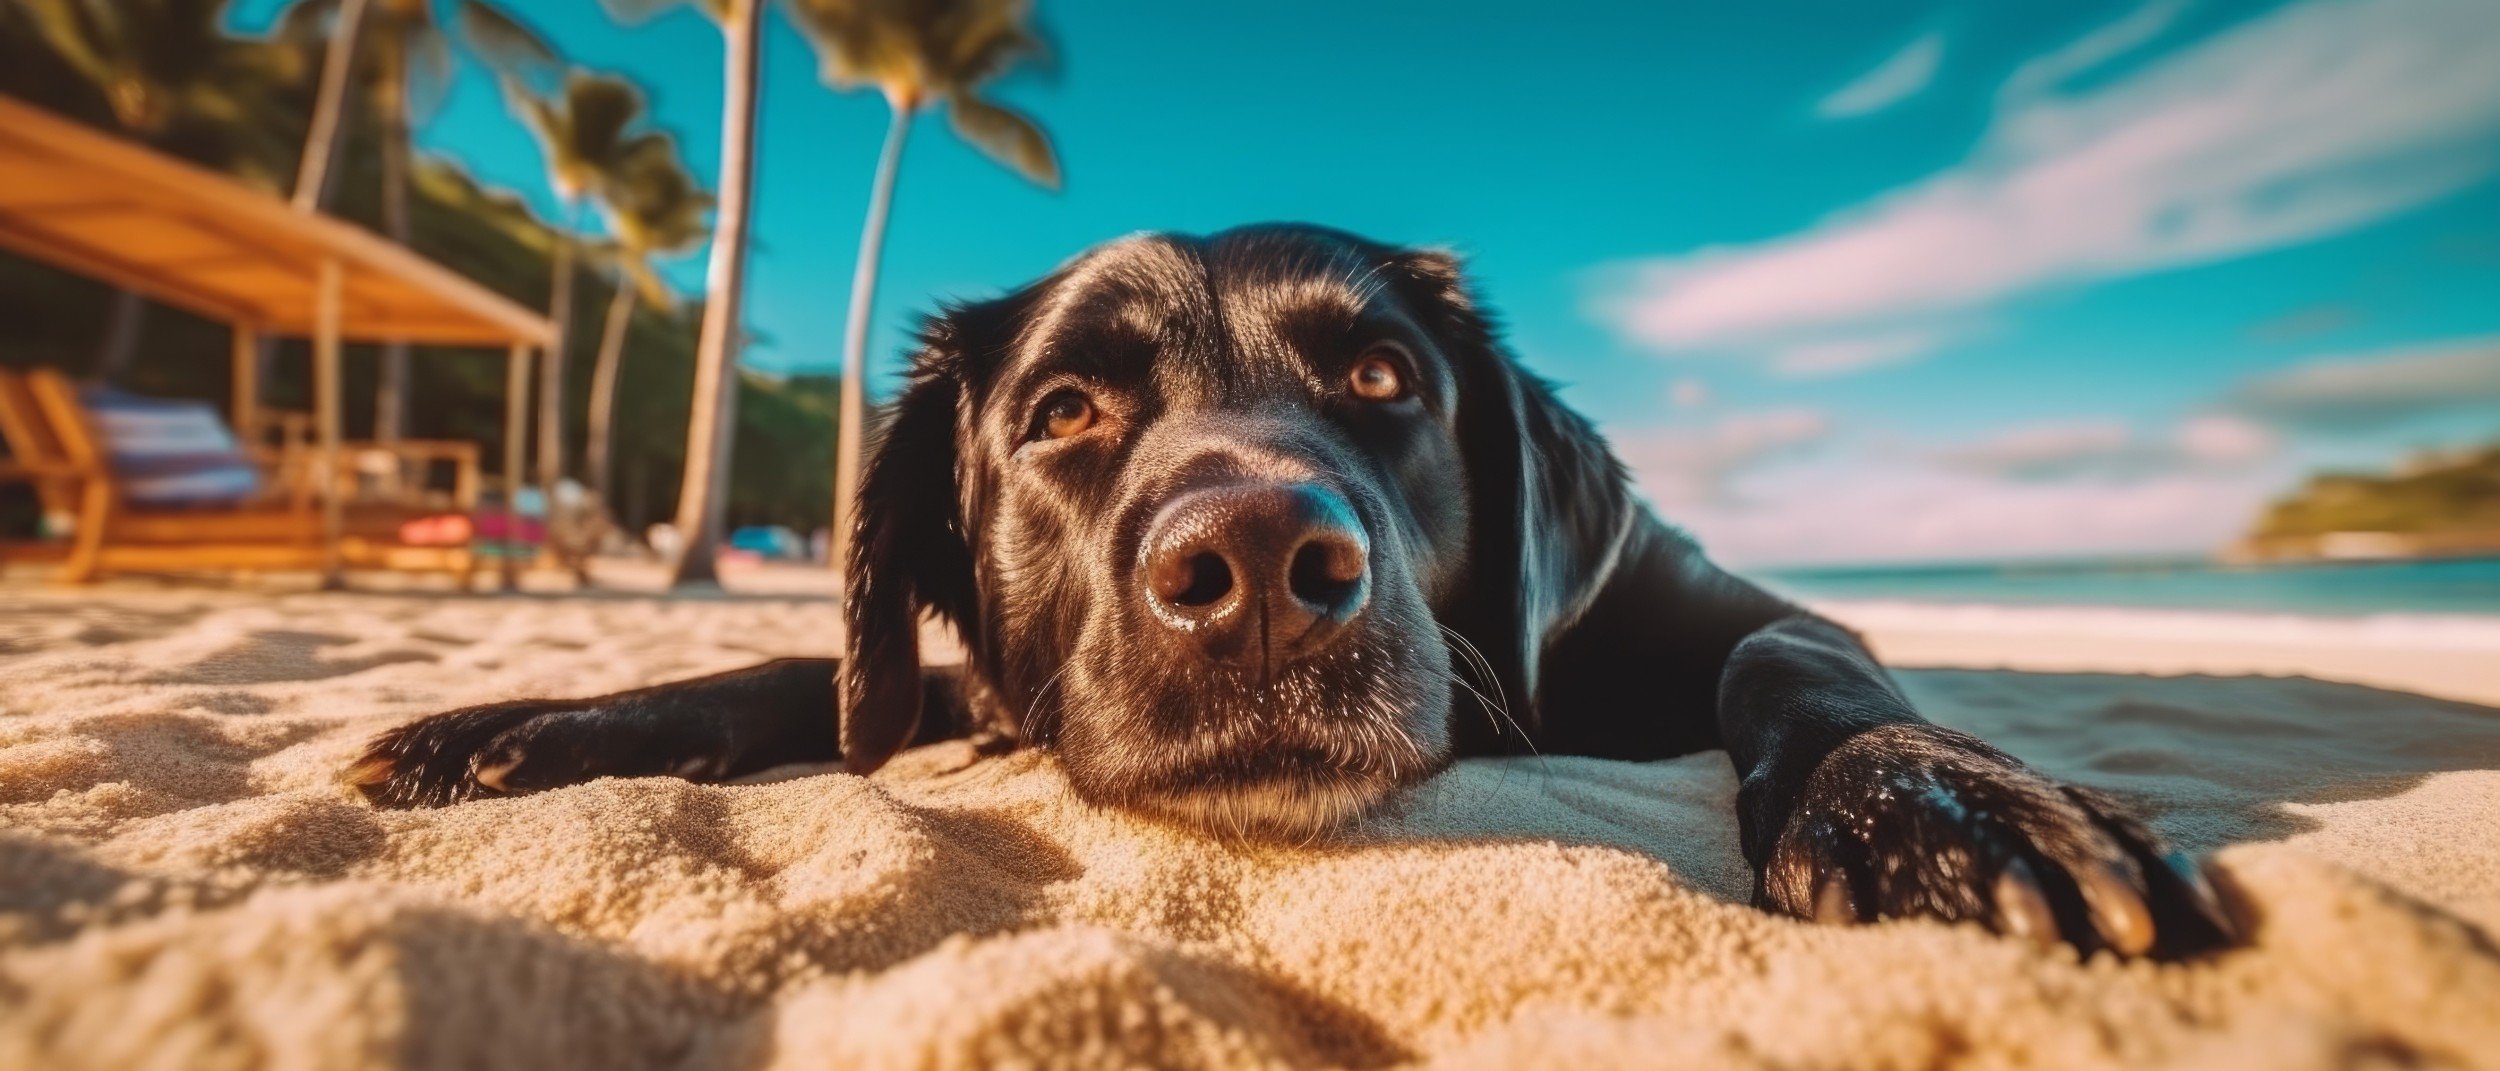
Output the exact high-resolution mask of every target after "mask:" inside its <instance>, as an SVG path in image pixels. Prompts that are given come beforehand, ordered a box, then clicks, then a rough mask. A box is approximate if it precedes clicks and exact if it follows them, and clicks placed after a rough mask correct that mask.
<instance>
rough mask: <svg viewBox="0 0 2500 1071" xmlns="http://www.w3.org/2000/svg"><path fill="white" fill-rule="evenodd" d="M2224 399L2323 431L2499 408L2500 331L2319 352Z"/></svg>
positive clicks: (2264, 416) (2247, 411)
mask: <svg viewBox="0 0 2500 1071" xmlns="http://www.w3.org/2000/svg"><path fill="white" fill-rule="evenodd" d="M2224 404H2225V406H2226V407H2227V408H2229V409H2230V410H2231V411H2233V412H2236V413H2239V414H2242V415H2244V416H2246V417H2248V418H2250V419H2252V420H2258V421H2263V422H2266V423H2268V424H2272V425H2276V426H2279V427H2284V428H2288V429H2298V430H2305V431H2323V432H2360V431H2371V430H2376V429H2379V428H2386V427H2392V426H2395V425H2398V424H2402V423H2404V422H2406V421H2410V420H2414V419H2418V418H2421V417H2426V416H2432V415H2436V414H2445V413H2456V412H2471V411H2474V410H2477V409H2479V410H2483V411H2485V412H2500V337H2490V338H2476V339H2465V340H2462V341H2454V342H2443V343H2438V344H2435V345H2429V346H2414V347H2407V348H2404V349H2399V350H2393V351H2388V352H2383V353H2370V354H2360V355H2355V356H2345V357H2328V358H2322V359H2319V360H2315V361H2310V362H2308V363H2305V364H2300V365H2295V366H2293V367H2292V368H2289V369H2286V370H2284V371H2281V372H2275V373H2272V374H2269V375H2263V376H2258V377H2255V378H2253V379H2250V380H2248V381H2247V382H2244V383H2242V384H2240V386H2239V387H2238V388H2237V389H2235V390H2233V391H2232V392H2231V395H2230V397H2229V399H2228V400H2227V401H2226V402H2225V403H2224Z"/></svg>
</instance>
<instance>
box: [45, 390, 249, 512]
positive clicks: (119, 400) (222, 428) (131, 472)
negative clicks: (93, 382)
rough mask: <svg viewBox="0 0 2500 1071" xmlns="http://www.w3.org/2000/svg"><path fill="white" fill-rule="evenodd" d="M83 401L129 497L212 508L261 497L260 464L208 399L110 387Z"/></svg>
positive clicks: (143, 501) (141, 502) (82, 397)
mask: <svg viewBox="0 0 2500 1071" xmlns="http://www.w3.org/2000/svg"><path fill="white" fill-rule="evenodd" d="M80 401H81V402H82V403H83V404H84V405H85V406H86V409H87V413H88V416H89V417H90V418H91V419H92V420H93V421H94V422H95V428H96V434H98V435H100V436H102V437H103V439H104V451H105V454H106V456H107V457H108V458H109V459H110V461H111V464H112V466H113V475H114V476H116V477H118V478H119V479H120V481H121V484H122V497H123V498H124V499H125V500H126V501H129V502H131V503H132V504H135V505H141V506H211V505H230V504H233V503H236V502H241V501H243V500H245V499H249V498H252V497H254V496H256V495H258V494H260V492H261V476H260V469H259V467H258V466H256V465H254V464H252V459H251V457H250V456H249V455H247V454H245V453H244V452H243V444H242V443H240V442H237V441H236V440H235V437H234V432H232V431H229V430H227V428H226V424H225V421H223V420H220V419H218V416H217V410H216V409H215V408H214V407H212V406H210V405H208V404H207V403H205V402H178V401H167V400H165V399H162V398H149V397H146V396H144V395H138V394H131V393H129V392H127V391H120V390H115V389H113V388H111V387H86V388H84V389H82V390H81V391H80Z"/></svg>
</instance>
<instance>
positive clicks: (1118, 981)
mask: <svg viewBox="0 0 2500 1071" xmlns="http://www.w3.org/2000/svg"><path fill="white" fill-rule="evenodd" d="M610 579H612V580H621V581H623V582H626V583H629V584H630V583H631V582H632V579H633V578H632V577H630V576H623V575H621V574H620V575H619V576H614V577H611V578H610ZM813 584H814V582H813V581H812V580H810V579H809V578H807V577H805V576H802V575H788V576H781V575H777V574H773V575H762V576H758V575H747V576H743V577H733V586H735V585H744V586H745V587H747V588H750V589H759V588H761V589H770V590H765V591H760V592H758V591H750V592H749V593H745V594H735V595H730V596H725V597H721V598H715V599H708V600H696V599H676V600H663V599H659V598H655V597H651V596H649V595H647V594H640V593H636V592H632V591H626V592H622V593H618V592H609V593H600V594H591V595H568V594H533V595H526V596H516V597H498V596H486V595H477V596H465V595H447V594H442V593H428V592H421V591H405V592H391V591H382V592H365V593H357V594H348V595H323V594H314V593H309V592H306V593H279V594H275V595H273V594H270V593H269V592H267V591H263V590H255V589H234V590H220V589H215V588H200V587H188V588H186V587H159V586H154V585H149V584H145V583H132V584H125V585H117V586H112V587H107V588H101V589H96V590H92V591H55V590H47V589H43V588H40V587H36V586H31V585H29V584H27V583H25V582H23V581H22V580H13V581H11V582H10V583H9V584H8V585H7V586H5V587H0V1066H6V1067H28V1068H32V1067H45V1068H129V1067H150V1068H193V1067H202V1068H211V1067H232V1068H242V1067H300V1068H312V1067H323V1068H329V1067H420V1068H445V1069H448V1068H462V1067H489V1066H495V1067H500V1066H514V1067H519V1066H529V1067H602V1068H608V1067H738V1068H785V1067H786V1068H800V1067H959V1066H960V1067H969V1066H982V1065H987V1064H992V1063H996V1062H1000V1061H1004V1060H1016V1061H1021V1062H1022V1063H1024V1065H1025V1066H1072V1067H1073V1066H1165V1067H1191V1066H1206V1067H1212V1066H1284V1067H1338V1066H1349V1067H1381V1066H1399V1065H1429V1066H1439V1067H1484V1068H1497V1067H1517V1066H1583V1065H1585V1066H1618V1065H1638V1066H1688V1065H1690V1066H1719V1067H1840V1066H1850V1067H1900V1068H1914V1067H1940V1066H1951V1067H2016V1066H2027V1067H2112V1068H2115V1067H2214V1066H2246V1067H2273V1068H2313V1067H2314V1068H2325V1067H2343V1066H2358V1065H2364V1064H2366V1065H2370V1066H2398V1065H2417V1064H2418V1065H2425V1066H2465V1067H2471V1066H2482V1067H2491V1066H2500V1013H2495V1011H2494V1009H2495V1008H2500V949H2496V948H2495V945H2494V937H2495V935H2500V710H2495V709H2493V707H2492V706H2491V704H2500V619H2484V618H2473V617H2445V618H2418V619H2399V618H2363V619H2345V620H2332V619H2308V618H2267V617H2257V616H2248V615H2198V614H2183V613H2162V612H2152V611H2127V612H2096V611H2075V610H2057V609H2025V610H2012V609H1983V608H1938V607H1929V606H1915V605H1909V604H1842V605H1834V606H1830V607H1827V609H1829V610H1830V611H1831V612H1832V613H1834V614H1835V615H1836V616H1839V617H1840V618H1841V619H1842V620H1844V621H1846V622H1848V623H1850V624H1852V625H1853V626H1855V627H1857V628H1860V629H1862V630H1864V631H1865V632H1866V633H1867V635H1868V636H1869V638H1870V640H1871V641H1872V643H1873V644H1874V646H1875V647H1876V648H1877V650H1878V651H1879V652H1882V653H1884V654H1885V655H1886V656H1887V657H1888V658H1889V659H1891V660H1893V661H1894V662H1895V663H1896V664H1898V665H1900V666H1903V667H1905V668H1904V669H1903V671H1902V673H1901V677H1902V679H1903V682H1904V684H1905V686H1906V687H1907V688H1908V689H1909V690H1910V691H1911V692H1912V693H1913V695H1914V697H1915V698H1916V699H1917V700H1918V701H1919V702H1920V703H1921V705H1922V706H1923V708H1924V709H1926V710H1927V711H1928V712H1929V714H1930V715H1931V716H1932V717H1934V718H1935V719H1936V720H1938V721H1940V722H1943V723H1946V724H1950V725H1954V726H1958V727H1962V728H1966V729H1970V730H1972V731H1975V732H1978V733H1981V734H1982V735H1985V736H1987V737H1989V738H1990V739H1992V740H1995V741H1996V742H1998V743H2000V744H2001V745H2003V746H2005V747H2006V748H2007V749H2008V750H2010V751H2012V752H2014V753H2016V754H2018V755H2021V756H2023V757H2025V758H2027V759H2029V760H2031V761H2033V762H2035V763H2037V764H2039V765H2041V766H2043V767H2045V768H2046V769H2048V770H2050V771H2051V772H2053V773H2056V774H2058V775H2061V776H2065V777H2069V778H2072V779H2075V780H2078V781H2082V782H2086V783H2089V784H2093V785H2096V786H2100V787H2103V788H2107V789H2110V790H2112V791H2114V792H2117V793H2119V794H2121V795H2123V796H2126V797H2128V798H2130V799H2133V800H2135V801H2138V802H2139V803H2141V804H2142V805H2144V806H2145V807H2146V808H2147V809H2148V810H2149V811H2150V812H2151V813H2152V814H2153V815H2154V816H2155V820H2156V824H2157V825H2159V827H2160V828H2161V829H2162V830H2163V831H2164V832H2166V833H2167V834H2168V835H2170V836H2171V837H2173V838H2174V839H2175V840H2177V841H2178V842H2180V843H2181V844H2182V845H2183V846H2186V847H2189V848H2193V849H2196V850H2200V851H2217V852H2219V853H2220V854H2219V860H2220V862H2219V867H2220V870H2221V872H2222V874H2223V876H2224V877H2225V878H2226V886H2227V891H2228V892H2229V894H2230V896H2231V898H2232V900H2233V902H2234V904H2235V905H2236V909H2237V910H2239V911H2240V912H2242V913H2243V914H2244V916H2245V918H2246V921H2247V922H2248V923H2249V924H2250V926H2251V928H2252V940H2251V943H2250V945H2249V947H2247V948H2245V949H2242V950H2238V951H2234V952H2230V953H2227V954H2223V955H2220V956H2216V957H2213V958H2210V959H2207V960H2204V961H2201V962H2197V963H2192V964H2181V965H2163V966H2156V965H2151V964H2141V963H2119V962H2115V961H2112V960H2108V959H2097V960H2093V961H2089V962H2078V961H2077V960H2076V959H2075V957H2073V956H2072V955H2071V954H2066V953H2058V952H2043V951H2039V950H2036V949H2033V948H2031V947H2029V946H2027V945H2020V944H2017V943H2014V942H2010V941H2005V940H2000V939H1998V938H1995V937H1993V936H1991V935H1989V934H1987V933H1985V932H1983V931H1981V930H1978V929H1975V928H1969V927H1949V926H1943V925H1936V924H1927V923H1906V924H1884V925H1876V926H1864V927H1852V928H1845V929H1844V928H1825V927H1814V926H1808V925H1803V924H1799V923H1795V922H1790V921H1787V920H1784V919H1776V918H1772V917H1769V916H1766V915H1763V914H1761V913H1758V912H1756V911H1754V910H1752V909H1750V908H1748V907H1745V906H1743V903H1742V901H1743V899H1744V896H1745V893H1746V877H1745V871H1744V867H1743V864H1742V862H1741V860H1740V859H1739V858H1738V856H1737V853H1736V839H1735V828H1734V824H1733V822H1732V820H1731V819H1730V817H1729V805H1730V799H1731V797H1732V794H1733V792H1734V789H1735V785H1734V779H1733V777H1732V776H1731V775H1730V773H1729V771H1728V768H1727V764H1726V760H1725V758H1724V756H1722V755H1719V754H1717V753H1706V754H1700V755H1694V756H1689V757H1686V758H1682V759H1676V760H1671V761H1667V762H1660V763H1653V764H1638V765H1636V764H1623V763H1606V762H1595V761H1588V760H1580V759H1570V758H1545V759H1533V758H1531V759H1519V760H1506V761H1476V762H1468V763H1462V764H1460V765H1459V766H1457V767H1456V768H1454V769H1452V770H1451V771H1449V772H1447V773H1445V774H1443V775H1442V776H1441V777H1439V778H1437V779H1436V780H1434V781H1432V782H1430V783H1428V784H1427V785H1425V786H1424V787H1423V788H1421V789H1420V790H1418V791H1417V792H1416V793H1414V794H1413V796H1412V797H1411V798H1410V799H1408V800H1406V801H1404V805H1403V806H1402V807H1401V808H1400V809H1399V810H1398V811H1397V812H1396V813H1394V814H1387V815H1383V816H1381V817H1379V818H1378V819H1376V820H1374V821H1372V822H1371V823H1369V824H1368V825H1366V826H1365V827H1364V828H1363V829H1361V830H1359V831H1356V832H1354V833H1352V834H1350V835H1348V836H1346V837H1344V838H1342V839H1340V840H1338V841H1335V842H1331V843H1326V844H1318V845H1312V846H1308V847H1302V848H1291V849H1288V848H1278V847H1261V846H1244V845H1234V844H1225V843H1221V842H1216V841H1211V840H1207V839H1204V838H1200V837H1196V836H1192V835H1189V834H1185V833H1181V832H1176V831H1173V830H1170V829H1166V828H1162V827H1158V826H1154V825H1151V824H1146V823H1142V822H1139V821H1137V820H1135V819H1132V818H1129V817H1127V816H1124V815H1120V814H1114V813H1105V812H1100V811H1096V810H1092V809H1090V808H1087V807H1085V806H1083V805H1082V804H1080V803H1078V802H1077V801H1075V800H1074V799H1073V798H1072V797H1071V796H1070V795H1069V793H1068V792H1067V789H1066V786H1065V783H1064V781H1063V780H1062V779H1061V777H1060V775H1059V774H1058V772H1057V770H1056V769H1055V768H1054V766H1053V764H1052V762H1051V760H1049V759H1048V758H1047V757H1046V756H1040V755H1033V754H1018V755H1013V756H1008V757H1005V758H993V759H980V758H977V757H975V756H973V755H971V754H970V753H969V751H968V750H966V749H961V748H956V747H950V746H945V745H941V746H939V747H934V748H928V749H923V750H921V751H918V752H914V753H911V754H908V755H906V756H905V757H904V758H903V759H902V760H900V761H899V762H898V763H897V764H896V765H895V766H894V767H893V768H891V769H889V770H888V771H886V772H883V773H880V774H879V775H878V776H877V777H875V778H873V779H867V780H863V779H859V778H853V777H849V776H847V775H842V774H839V773H833V772H829V771H824V770H813V769H799V770H785V771H780V772H777V773H776V774H774V775H772V776H770V777H768V778H764V779H761V780H762V781H764V783H755V784H745V785H736V786H701V785H693V784H688V783H685V782H682V781H675V780H666V779H644V780H631V781H621V780H608V781H601V782H597V783H593V784H590V785H585V786H580V787H576V788H572V789H567V790H562V791H558V792H551V793H547V794H543V795H539V796H532V797H526V798H517V799H507V800H493V801H485V802H479V803H473V804H468V805H463V806H459V807H454V808H449V809H445V810H440V811H429V812H413V813H398V812H385V811H377V810H374V809H372V808H370V807H368V806H366V805H365V804H364V803H363V802H362V801H361V800H360V799H358V798H357V797H356V796H354V795H353V794H352V793H349V792H347V791H345V790H343V789H341V788H340V787H338V786H337V785H336V784H335V782H334V780H333V776H334V774H335V771H336V770H337V769H338V768H339V767H340V765H341V764H342V763H343V761H344V760H345V759H346V757H347V756H348V755H350V754H351V753H352V752H353V751H354V750H355V748H356V747H357V746H358V744H359V743H360V742H362V741H363V740H364V739H365V738H366V737H368V736H370V735H371V734H372V733H374V732H375V731H377V730H379V729H381V728H384V727H386V726H389V725H392V724H395V723H397V722H399V721H402V720H405V719H407V718H411V717H415V716H418V715H421V714H424V713H427V712H430V711H434V710H439V709H443V708H446V707H451V706H457V705H462V704H467V703H474V702H481V701H486V700H491V699H497V698H507V697H512V696H516V695H521V694H531V693H535V694H580V693H595V692H602V691H609V690H614V689H618V688H623V687H628V686H633V685H638V684H644V683H650V682H656V681H661V680H666V679H670V678H674V677H680V676H684V675H688V674H693V673H700V672H707V671H711V670H717V669H725V668H730V667H734V666H737V665H740V664H744V663H747V662H751V661H753V660H756V659H758V658H762V657H768V656H775V655H788V654H823V653H828V652H830V651H832V650H833V649H834V647H835V640H836V635H837V632H836V630H837V625H836V620H835V617H836V615H835V613H834V611H833V608H832V606H831V605H830V604H829V603H827V602H825V601H823V600H822V598H821V597H820V596H819V595H817V594H816V593H815V590H814V588H813V587H812V585H813Z"/></svg>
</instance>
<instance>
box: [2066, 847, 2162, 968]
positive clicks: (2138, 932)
mask: <svg viewBox="0 0 2500 1071" xmlns="http://www.w3.org/2000/svg"><path fill="white" fill-rule="evenodd" d="M2075 885H2076V887H2077V888H2078V889H2080V890H2082V892H2083V904H2084V907H2085V908H2086V909H2088V910H2089V911H2091V913H2092V925H2093V928H2095V929H2097V930H2099V931H2101V940H2102V941H2104V942H2107V943H2108V945H2109V947H2111V948H2114V949H2116V950H2118V952H2119V954H2121V955H2127V956H2141V955H2143V954H2144V953H2146V952H2149V951H2151V950H2152V948H2153V912H2152V910H2151V909H2150V908H2147V907H2145V906H2144V894H2143V893H2142V892H2140V891H2138V890H2137V888H2136V884H2135V882H2134V881H2133V880H2132V879H2131V878H2130V877H2129V876H2128V874H2127V872H2126V871H2125V870H2122V869H2120V868H2119V867H2118V866H2117V865H2115V864H2104V865H2102V866H2098V867H2086V868H2084V869H2083V872H2082V873H2079V874H2077V875H2075Z"/></svg>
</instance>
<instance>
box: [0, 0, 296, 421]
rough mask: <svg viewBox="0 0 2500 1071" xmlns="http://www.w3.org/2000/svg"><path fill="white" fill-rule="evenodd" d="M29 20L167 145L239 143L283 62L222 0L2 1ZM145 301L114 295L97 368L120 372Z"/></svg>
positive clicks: (139, 135)
mask: <svg viewBox="0 0 2500 1071" xmlns="http://www.w3.org/2000/svg"><path fill="white" fill-rule="evenodd" d="M0 3H6V4H8V5H9V6H10V7H11V8H13V9H14V10H15V11H16V12H17V13H18V15H19V16H20V17H21V18H23V19H24V20H25V21H26V22H27V23H29V24H30V25H31V26H32V27H33V28H34V31H35V35H36V37H37V38H38V39H40V40H41V41H42V42H43V43H44V45H45V46H46V47H47V48H49V49H50V50H51V51H52V52H53V54H55V55H56V56H58V57H59V58H60V60H61V62H62V63H63V65H65V66H67V67H68V68H69V69H71V70H73V71H76V72H77V73H78V74H79V76H80V77H83V78H85V79H86V80H87V81H88V82H89V83H91V84H93V85H94V86H95V88H96V90H97V92H98V93H100V94H101V95H102V96H103V98H104V102H105V104H106V106H107V107H108V108H110V109H111V111H112V114H113V120H114V121H115V122H116V123H118V124H120V126H121V128H122V129H123V130H124V131H126V132H128V133H129V134H130V135H131V136H132V137H134V138H136V139H138V140H139V141H140V142H142V143H144V144H148V145H152V146H155V147H157V148H165V147H167V146H168V143H169V142H171V141H173V140H175V139H176V138H177V137H178V136H179V137H191V138H197V137H200V136H202V135H206V136H208V137H209V138H210V139H211V140H214V141H219V142H223V143H225V144H224V145H223V148H225V149H227V150H230V151H239V150H240V148H241V145H240V140H239V139H241V138H244V137H248V136H249V134H250V132H252V131H255V130H257V129H259V124H257V123H256V122H255V121H254V120H255V119H256V118H257V117H258V113H259V112H261V111H262V110H263V109H264V108H265V107H266V105H267V100H266V90H267V89H268V88H269V87H270V86H271V85H272V83H273V79H272V77H271V75H272V74H273V73H277V72H278V71H279V69H280V68H281V67H282V66H283V65H284V64H283V57H282V56H281V55H279V51H278V50H276V49H273V48H271V47H269V46H268V45H267V44H266V43H264V42H259V41H245V40H238V39H236V38H234V37H232V36H229V35H228V34H227V33H226V31H225V27H224V25H223V22H222V21H221V16H222V14H223V11H224V9H225V4H224V2H223V0H0ZM146 310H147V305H146V303H145V302H143V301H142V300H141V299H140V297H139V295H137V294H135V293H132V292H130V291H127V290H125V291H121V292H120V293H118V294H116V295H115V297H114V302H113V309H112V312H111V314H110V319H109V320H108V321H107V322H106V327H105V332H104V341H103V343H102V344H101V345H100V346H99V347H98V350H97V355H96V375H97V376H98V378H102V379H107V380H109V379H113V378H116V377H117V376H119V375H120V374H121V373H122V372H123V371H124V370H125V369H126V368H127V367H128V365H129V363H130V359H131V357H132V356H133V355H134V354H136V353H137V352H138V343H139V332H140V329H141V326H142V324H143V318H144V316H145V313H146Z"/></svg>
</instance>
